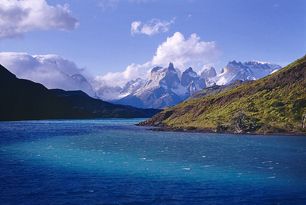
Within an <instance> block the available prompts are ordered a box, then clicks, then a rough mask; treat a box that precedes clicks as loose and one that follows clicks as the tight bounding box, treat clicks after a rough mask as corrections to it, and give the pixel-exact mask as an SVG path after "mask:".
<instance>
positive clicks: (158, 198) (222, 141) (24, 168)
mask: <svg viewBox="0 0 306 205" xmlns="http://www.w3.org/2000/svg"><path fill="white" fill-rule="evenodd" d="M140 120H141V119H133V120H124V119H121V120H118V119H117V120H116V119H112V120H71V121H70V120H59V121H57V120H55V121H27V122H1V123H0V204H1V205H3V204H31V205H32V204H43V205H45V204H82V205H83V204H294V205H296V204H306V137H305V136H252V135H230V134H205V133H201V134H200V133H179V132H157V131H151V130H147V129H146V128H143V127H137V126H134V124H135V123H136V122H138V121H140Z"/></svg>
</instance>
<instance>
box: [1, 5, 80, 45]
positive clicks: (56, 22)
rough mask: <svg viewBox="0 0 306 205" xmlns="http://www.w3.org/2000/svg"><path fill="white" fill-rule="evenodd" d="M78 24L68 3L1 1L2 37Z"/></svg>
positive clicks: (74, 26)
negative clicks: (53, 4)
mask: <svg viewBox="0 0 306 205" xmlns="http://www.w3.org/2000/svg"><path fill="white" fill-rule="evenodd" d="M77 25H78V21H77V19H76V18H74V17H73V16H72V15H71V11H70V10H69V6H68V5H67V4H64V5H55V6H52V5H49V4H48V3H47V2H46V0H1V1H0V39H1V38H13V37H17V36H21V35H22V34H24V33H26V32H29V31H33V30H48V29H59V30H72V29H74V28H76V27H77Z"/></svg>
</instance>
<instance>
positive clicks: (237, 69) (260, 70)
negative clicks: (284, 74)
mask: <svg viewBox="0 0 306 205" xmlns="http://www.w3.org/2000/svg"><path fill="white" fill-rule="evenodd" d="M280 68H281V66H279V65H275V64H270V63H266V62H259V61H249V62H244V63H241V62H237V61H231V62H229V63H228V64H227V65H226V67H225V68H223V69H222V71H221V73H220V74H218V75H217V76H216V77H215V78H212V79H211V80H212V81H214V82H215V83H216V84H217V85H228V84H231V83H233V82H235V81H236V80H242V81H245V80H257V79H259V78H262V77H264V76H267V75H269V74H271V73H272V72H274V71H276V70H279V69H280Z"/></svg>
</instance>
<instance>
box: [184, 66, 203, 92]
mask: <svg viewBox="0 0 306 205" xmlns="http://www.w3.org/2000/svg"><path fill="white" fill-rule="evenodd" d="M181 84H182V86H184V87H186V88H187V91H188V96H191V95H193V94H194V93H195V92H197V91H199V90H202V89H203V88H205V87H206V84H205V81H204V80H203V79H202V78H201V77H200V76H198V74H197V73H196V72H195V71H193V69H192V68H191V67H189V68H188V69H187V70H185V71H184V72H183V74H182V78H181Z"/></svg>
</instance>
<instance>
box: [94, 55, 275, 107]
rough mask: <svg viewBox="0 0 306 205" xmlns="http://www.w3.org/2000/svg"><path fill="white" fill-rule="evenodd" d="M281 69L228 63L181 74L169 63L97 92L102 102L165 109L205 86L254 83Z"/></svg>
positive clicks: (247, 63)
mask: <svg viewBox="0 0 306 205" xmlns="http://www.w3.org/2000/svg"><path fill="white" fill-rule="evenodd" d="M280 68H281V67H280V66H278V65H275V64H270V63H265V62H258V61H249V62H245V63H241V62H237V61H231V62H229V63H228V64H227V65H226V66H225V67H224V68H223V69H222V71H221V73H219V74H217V72H216V70H215V68H214V67H210V68H206V69H204V70H203V71H202V72H201V74H200V75H198V73H197V72H195V71H194V70H193V69H192V68H191V67H190V68H188V69H186V70H185V71H184V72H183V73H182V74H181V72H180V70H178V69H176V68H175V67H174V65H173V64H172V63H170V64H169V66H168V67H154V68H152V70H151V72H150V74H149V77H148V79H147V80H144V79H140V78H138V79H135V80H132V81H130V82H128V83H127V84H126V85H124V86H123V87H122V88H120V87H113V88H107V87H103V89H100V90H99V91H97V93H98V95H99V96H100V97H101V98H102V99H104V100H110V101H112V102H115V103H119V104H126V105H132V106H136V107H145V108H164V107H168V106H173V105H176V104H177V103H179V102H181V101H183V100H185V99H187V98H189V97H190V96H192V95H194V94H195V93H197V92H199V91H200V90H202V89H203V88H205V87H210V86H213V85H215V84H217V85H229V84H231V83H234V82H236V81H237V80H240V81H245V80H256V79H259V78H262V77H264V76H266V75H269V74H271V73H272V72H275V71H276V70H278V69H280Z"/></svg>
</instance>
